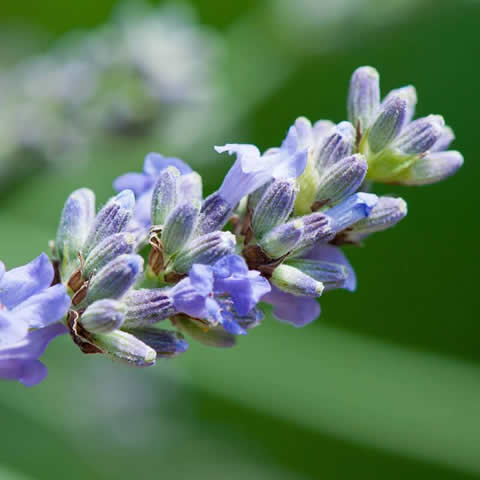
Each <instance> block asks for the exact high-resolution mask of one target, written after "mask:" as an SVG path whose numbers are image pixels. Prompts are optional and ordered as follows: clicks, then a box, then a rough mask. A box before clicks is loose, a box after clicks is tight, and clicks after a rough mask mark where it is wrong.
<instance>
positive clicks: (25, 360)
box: [0, 323, 67, 387]
mask: <svg viewBox="0 0 480 480" xmlns="http://www.w3.org/2000/svg"><path fill="white" fill-rule="evenodd" d="M64 333H67V329H66V328H65V326H64V325H62V324H60V323H57V324H54V325H50V326H49V327H46V328H42V329H40V330H35V331H32V332H30V333H29V334H28V335H27V336H26V337H25V338H24V339H22V340H21V341H19V342H17V343H15V344H13V345H9V346H6V347H3V348H0V378H4V379H6V380H18V381H20V382H22V383H23V384H24V385H26V386H27V387H30V386H33V385H36V384H37V383H39V382H41V381H42V380H43V379H44V378H45V377H46V375H47V368H46V367H45V366H44V365H43V364H42V363H41V362H40V361H38V358H39V357H40V356H41V355H42V354H43V352H44V351H45V349H46V348H47V346H48V344H49V343H50V341H51V340H53V339H54V338H55V337H57V336H58V335H63V334H64Z"/></svg>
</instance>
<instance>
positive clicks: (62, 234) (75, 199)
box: [55, 188, 95, 265]
mask: <svg viewBox="0 0 480 480" xmlns="http://www.w3.org/2000/svg"><path fill="white" fill-rule="evenodd" d="M94 218H95V195H94V193H93V192H92V191H91V190H89V189H87V188H81V189H79V190H75V191H74V192H73V193H71V194H70V196H69V197H68V198H67V200H66V202H65V205H64V207H63V211H62V216H61V217H60V224H59V226H58V230H57V239H56V241H55V254H56V256H57V258H58V260H60V263H61V264H63V265H66V264H67V263H69V262H72V261H76V260H77V258H78V252H79V251H80V250H81V248H82V246H83V244H84V242H85V239H86V238H87V235H88V232H89V229H90V227H91V225H92V223H93V219H94Z"/></svg>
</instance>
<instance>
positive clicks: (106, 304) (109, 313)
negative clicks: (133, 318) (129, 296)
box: [80, 299, 126, 333]
mask: <svg viewBox="0 0 480 480" xmlns="http://www.w3.org/2000/svg"><path fill="white" fill-rule="evenodd" d="M125 311H126V307H125V305H124V304H123V303H121V302H119V301H117V300H111V299H103V300H98V301H97V302H94V303H92V304H91V305H90V306H89V307H88V308H87V309H86V310H85V311H84V312H83V313H82V316H81V317H80V323H81V324H82V326H83V327H84V328H85V329H86V330H88V331H89V332H91V333H108V332H112V331H113V330H116V329H117V328H120V326H121V325H122V323H123V320H124V318H125Z"/></svg>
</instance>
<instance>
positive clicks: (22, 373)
mask: <svg viewBox="0 0 480 480" xmlns="http://www.w3.org/2000/svg"><path fill="white" fill-rule="evenodd" d="M47 373H48V370H47V367H46V366H45V365H44V364H43V363H42V362H41V361H40V360H5V361H1V360H0V378H3V379H5V380H18V381H19V382H21V383H23V384H24V385H25V386H26V387H33V386H34V385H37V384H38V383H40V382H41V381H43V380H44V379H45V377H46V376H47Z"/></svg>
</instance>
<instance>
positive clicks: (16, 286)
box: [0, 254, 70, 386]
mask: <svg viewBox="0 0 480 480" xmlns="http://www.w3.org/2000/svg"><path fill="white" fill-rule="evenodd" d="M53 278H54V271H53V267H52V265H51V263H50V261H49V260H48V257H47V256H46V255H45V254H41V255H40V256H39V257H37V258H36V259H34V260H32V261H31V262H30V263H28V264H27V265H24V266H22V267H17V268H14V269H12V270H9V271H8V272H6V271H5V267H4V265H3V264H2V263H1V262H0V378H5V379H16V380H19V381H21V382H22V383H24V384H25V385H27V386H30V385H35V384H36V383H38V382H40V381H42V380H43V378H45V376H46V374H47V370H46V367H45V366H44V365H43V364H42V363H41V362H40V361H39V360H38V359H39V357H40V356H41V355H42V354H43V351H44V350H45V348H46V346H47V345H48V342H49V341H50V340H51V339H53V338H54V337H55V336H57V335H60V334H62V333H65V332H66V330H65V328H64V327H63V326H62V325H60V324H58V323H57V322H59V321H61V320H62V319H63V318H64V316H65V315H66V313H67V311H68V308H69V306H70V297H69V296H68V295H67V293H66V289H65V287H64V286H63V285H55V286H53V287H50V285H51V283H52V281H53Z"/></svg>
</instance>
